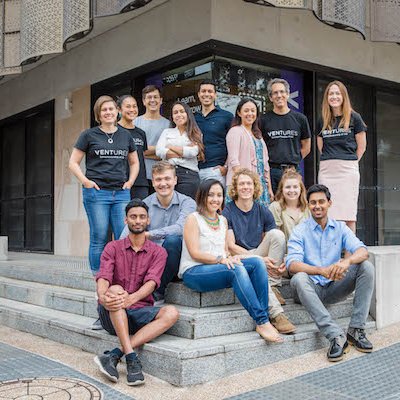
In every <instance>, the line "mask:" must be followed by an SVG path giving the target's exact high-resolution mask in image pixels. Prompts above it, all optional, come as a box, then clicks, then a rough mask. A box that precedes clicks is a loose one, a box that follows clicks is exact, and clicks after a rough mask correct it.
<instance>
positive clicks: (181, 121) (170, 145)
mask: <svg viewBox="0 0 400 400" xmlns="http://www.w3.org/2000/svg"><path fill="white" fill-rule="evenodd" d="M171 116H172V122H173V125H174V127H173V128H169V129H165V130H164V131H163V133H162V134H161V136H160V139H158V142H157V146H156V155H157V156H158V157H160V158H161V159H162V160H168V162H170V163H171V164H173V165H175V167H176V176H177V178H178V183H177V185H176V186H175V190H177V191H178V192H180V193H183V194H186V195H187V196H190V197H191V198H193V199H194V198H195V197H196V191H197V188H198V187H199V183H200V177H199V167H198V160H200V161H203V160H204V146H203V141H202V134H201V131H200V129H199V127H198V125H197V122H196V121H195V119H194V116H193V113H192V111H191V110H190V108H189V106H188V105H187V104H185V103H182V102H180V101H177V102H175V103H174V104H173V106H172V112H171Z"/></svg>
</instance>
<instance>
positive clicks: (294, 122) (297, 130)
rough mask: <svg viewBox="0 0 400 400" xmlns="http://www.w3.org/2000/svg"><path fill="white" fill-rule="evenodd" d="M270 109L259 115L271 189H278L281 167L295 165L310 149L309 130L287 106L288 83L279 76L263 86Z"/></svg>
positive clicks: (304, 120)
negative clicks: (267, 157) (265, 86)
mask: <svg viewBox="0 0 400 400" xmlns="http://www.w3.org/2000/svg"><path fill="white" fill-rule="evenodd" d="M267 91H268V96H269V99H270V101H271V102H272V104H273V110H272V111H270V112H267V113H266V114H264V115H263V116H262V118H261V132H262V134H263V138H264V140H265V143H266V145H267V148H268V154H269V166H270V174H271V184H272V191H273V192H274V193H275V192H276V190H277V189H278V185H279V181H280V180H281V177H282V174H283V171H284V170H285V169H286V168H288V167H291V166H294V167H295V168H298V166H299V164H300V161H301V160H302V159H303V158H305V157H306V156H307V155H308V153H309V152H310V149H311V132H310V126H309V124H308V120H307V117H306V116H305V115H303V114H301V113H299V112H297V111H293V110H291V109H290V108H289V107H288V99H289V95H290V86H289V83H288V82H287V81H285V80H284V79H280V78H275V79H271V80H270V81H269V82H268V86H267Z"/></svg>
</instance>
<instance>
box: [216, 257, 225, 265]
mask: <svg viewBox="0 0 400 400" xmlns="http://www.w3.org/2000/svg"><path fill="white" fill-rule="evenodd" d="M223 258H224V256H217V259H216V264H221V261H222V259H223Z"/></svg>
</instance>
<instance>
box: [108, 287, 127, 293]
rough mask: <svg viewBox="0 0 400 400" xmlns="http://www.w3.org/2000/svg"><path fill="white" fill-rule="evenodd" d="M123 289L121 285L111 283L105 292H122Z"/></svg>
mask: <svg viewBox="0 0 400 400" xmlns="http://www.w3.org/2000/svg"><path fill="white" fill-rule="evenodd" d="M124 292H125V289H124V288H123V287H122V286H121V285H112V286H110V287H109V288H108V290H107V293H109V294H122V293H124Z"/></svg>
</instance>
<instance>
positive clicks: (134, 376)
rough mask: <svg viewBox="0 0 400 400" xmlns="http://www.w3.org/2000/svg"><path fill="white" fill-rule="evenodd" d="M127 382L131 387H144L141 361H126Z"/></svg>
mask: <svg viewBox="0 0 400 400" xmlns="http://www.w3.org/2000/svg"><path fill="white" fill-rule="evenodd" d="M126 381H127V384H128V385H129V386H137V385H143V383H144V376H143V372H142V364H141V363H140V361H139V359H138V358H136V359H135V360H126Z"/></svg>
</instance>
